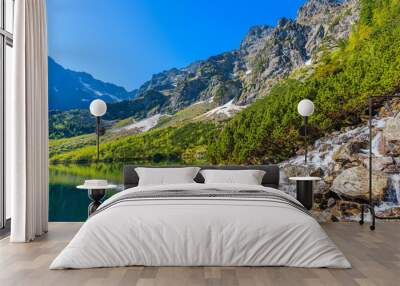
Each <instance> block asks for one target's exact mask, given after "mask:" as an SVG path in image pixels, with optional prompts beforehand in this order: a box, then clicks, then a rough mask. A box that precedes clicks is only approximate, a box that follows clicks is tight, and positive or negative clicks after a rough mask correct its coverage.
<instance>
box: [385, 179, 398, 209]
mask: <svg viewBox="0 0 400 286" xmlns="http://www.w3.org/2000/svg"><path fill="white" fill-rule="evenodd" d="M385 201H387V202H392V203H399V202H400V174H392V175H390V177H389V186H388V191H387V193H386V196H385Z"/></svg>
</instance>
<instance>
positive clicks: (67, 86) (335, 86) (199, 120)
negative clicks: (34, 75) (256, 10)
mask: <svg viewBox="0 0 400 286" xmlns="http://www.w3.org/2000/svg"><path fill="white" fill-rule="evenodd" d="M49 13H51V11H50V12H49ZM49 25H51V21H50V24H49ZM399 27H400V1H398V0H345V1H341V0H340V1H339V0H308V1H304V3H303V5H301V7H300V9H299V10H298V12H297V16H296V18H295V19H294V20H292V19H289V18H281V19H280V20H279V21H278V23H277V25H276V26H268V25H258V26H254V27H252V28H251V29H250V30H249V31H248V33H247V34H246V35H245V37H244V38H243V40H242V42H241V44H240V46H239V47H237V48H236V49H234V50H232V51H227V52H224V53H221V54H217V55H214V56H211V57H209V58H208V59H206V60H198V61H194V62H193V63H191V64H189V65H187V66H185V67H184V68H171V69H169V70H166V71H162V72H160V73H157V74H154V75H153V76H152V77H151V78H150V79H149V80H148V81H146V82H144V83H143V84H142V85H140V86H139V87H138V88H136V89H133V90H127V89H125V88H124V87H121V86H118V85H117V84H113V83H106V82H103V81H101V80H98V79H96V78H95V77H94V76H92V75H91V74H89V73H86V72H78V71H74V70H71V69H69V68H68V67H66V66H65V67H64V66H62V65H61V64H59V63H58V62H57V60H56V59H53V58H52V57H51V53H50V57H49V109H50V113H49V129H50V130H49V137H50V162H51V166H50V174H51V182H50V184H51V185H50V201H51V202H50V220H83V219H85V216H86V206H87V195H86V194H85V193H83V192H81V193H79V191H75V190H74V188H75V185H77V184H79V183H81V182H82V181H83V179H84V178H95V177H97V178H107V179H109V180H110V181H113V182H116V183H118V182H121V176H122V173H121V170H122V166H123V164H124V163H126V162H133V163H136V164H148V165H156V164H157V165H168V164H174V165H176V164H182V165H183V164H271V163H275V164H279V165H280V167H281V173H282V180H281V189H282V190H284V191H286V192H288V193H291V194H294V189H295V186H294V185H293V184H292V183H290V182H289V180H288V177H290V176H294V175H315V176H319V177H321V178H323V180H322V181H321V182H319V183H317V188H316V189H317V190H316V195H315V206H314V209H313V214H314V215H315V217H317V218H318V219H319V220H321V221H339V220H355V219H358V216H359V214H360V210H359V204H358V202H359V201H360V199H366V198H367V195H368V151H369V149H368V148H369V146H368V142H369V141H368V125H367V119H368V96H369V95H389V94H396V92H397V91H398V90H399V81H400V28H399ZM52 37H55V36H52V34H51V33H50V35H49V41H50V42H51V41H52ZM96 98H101V99H102V100H104V101H105V102H107V105H108V109H107V113H106V114H105V115H104V116H103V118H102V119H103V120H102V126H103V127H104V128H105V129H106V132H105V134H104V135H103V136H102V137H101V149H100V161H101V162H100V163H98V164H96V146H95V144H96V137H95V134H94V128H95V119H94V117H93V116H92V115H91V114H90V112H89V109H88V107H89V104H90V102H91V101H92V100H94V99H96ZM304 98H309V99H311V100H312V101H313V102H314V104H315V113H314V114H313V115H312V116H311V117H310V118H309V124H310V136H311V138H310V142H311V144H310V146H309V149H308V151H309V164H308V165H307V166H305V165H304V155H303V154H304V147H303V138H302V137H301V136H300V135H299V128H300V127H301V125H302V118H301V117H300V116H299V114H298V113H297V104H298V102H299V101H300V100H302V99H304ZM399 110H400V101H399V100H396V99H394V100H385V99H382V100H378V101H376V102H374V105H373V115H374V119H373V129H372V131H373V154H374V160H373V162H374V164H373V200H374V201H375V202H376V203H377V208H376V210H377V212H378V213H379V214H380V215H382V216H386V217H390V216H393V215H399V214H400V172H398V173H397V170H398V166H397V165H398V164H399V163H400V157H399V156H400V148H399V147H400V144H399V143H400V142H399V141H400V114H398V111H399ZM78 201H79V203H76V204H82V207H81V208H79V211H77V210H72V209H71V207H70V206H71V202H72V203H73V202H78ZM77 208H78V207H77Z"/></svg>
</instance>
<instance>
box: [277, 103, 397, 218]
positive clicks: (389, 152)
mask: <svg viewBox="0 0 400 286" xmlns="http://www.w3.org/2000/svg"><path fill="white" fill-rule="evenodd" d="M397 104H398V102H397V101H395V102H393V103H391V106H392V107H394V108H395V109H392V110H391V112H387V110H384V109H382V110H381V111H380V113H379V114H378V115H377V116H376V117H375V118H374V119H373V120H372V126H373V127H372V141H371V142H372V148H371V152H372V155H373V156H372V165H371V166H372V182H373V184H372V199H373V201H374V202H375V203H376V204H377V207H376V211H377V212H378V213H379V214H380V215H381V216H386V217H389V216H393V215H395V214H396V213H399V212H400V172H399V170H400V153H399V152H397V150H398V148H399V146H400V142H399V141H398V138H400V115H399V112H398V110H400V108H399V106H397ZM397 135H399V136H397ZM368 154H369V129H368V124H367V123H364V124H361V125H359V126H355V127H347V128H343V129H342V130H341V131H337V132H334V133H332V134H330V135H328V136H326V137H323V138H320V139H319V140H317V141H316V142H315V143H314V144H313V146H312V147H311V148H310V150H309V157H308V160H309V164H308V165H307V166H305V165H304V155H299V156H296V157H294V158H291V159H289V160H287V161H285V162H282V163H281V164H280V167H281V177H282V179H281V189H282V190H284V191H285V192H287V193H289V194H291V195H295V185H294V184H292V183H291V182H290V181H289V180H288V177H291V176H306V175H311V176H319V177H321V178H322V180H321V181H320V182H318V183H316V184H315V185H314V190H315V192H314V193H315V200H314V201H315V204H314V209H313V211H312V213H313V215H314V216H315V217H316V218H317V219H318V220H320V221H331V220H332V221H338V220H358V219H359V215H360V203H361V202H366V201H367V200H368V197H369V194H368V187H369V186H368V168H369V159H368Z"/></svg>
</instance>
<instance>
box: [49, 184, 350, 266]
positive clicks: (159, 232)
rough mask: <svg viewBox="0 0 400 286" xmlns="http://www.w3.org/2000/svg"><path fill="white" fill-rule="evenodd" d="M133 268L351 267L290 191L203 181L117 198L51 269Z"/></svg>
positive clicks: (86, 226)
mask: <svg viewBox="0 0 400 286" xmlns="http://www.w3.org/2000/svg"><path fill="white" fill-rule="evenodd" d="M132 265H144V266H292V267H331V268H350V267H351V266H350V263H349V262H348V260H347V259H346V258H345V256H344V255H343V253H342V252H341V251H340V250H339V249H338V248H337V247H336V245H335V244H334V243H333V241H332V240H331V239H330V238H329V237H328V236H327V234H326V233H325V231H324V230H323V229H322V228H321V226H320V225H319V224H318V223H317V221H316V220H315V219H314V218H312V217H311V216H310V214H309V213H308V212H307V210H306V209H304V208H303V207H302V206H301V204H300V203H299V202H298V201H296V200H295V199H294V198H292V197H291V196H289V195H287V194H285V193H283V192H282V191H279V190H277V189H273V188H267V187H262V186H254V185H240V184H196V183H194V184H179V185H163V186H146V187H135V188H131V189H128V190H125V191H123V192H120V193H118V194H116V195H114V196H113V197H111V198H110V199H108V200H106V201H105V202H104V203H103V204H102V205H101V206H100V207H99V209H98V210H97V211H96V213H95V214H94V215H92V216H91V217H90V218H89V219H88V220H87V221H86V222H85V223H84V224H83V225H82V227H81V229H80V230H79V231H78V233H77V234H76V235H75V237H74V238H73V239H72V241H71V242H70V243H69V244H68V245H67V247H65V249H64V250H63V251H62V252H61V253H60V254H59V255H58V256H57V257H56V259H55V260H54V261H53V263H52V264H51V266H50V269H65V268H92V267H116V266H132Z"/></svg>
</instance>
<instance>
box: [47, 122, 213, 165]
mask: <svg viewBox="0 0 400 286" xmlns="http://www.w3.org/2000/svg"><path fill="white" fill-rule="evenodd" d="M216 131H217V126H216V125H214V124H213V123H203V122H198V123H188V124H186V125H183V126H181V127H179V128H177V127H167V128H159V129H154V130H150V131H148V132H145V133H140V134H137V135H135V136H129V137H123V138H117V139H115V140H112V141H109V142H106V143H103V144H102V145H101V149H100V159H101V160H102V161H107V162H111V161H116V162H118V161H129V160H139V161H154V162H160V161H177V162H182V163H191V162H206V161H207V158H206V157H205V155H206V150H207V146H208V145H209V144H210V142H211V141H212V140H213V138H214V134H215V133H216ZM95 156H96V149H95V146H93V145H92V146H87V147H83V148H80V149H76V150H72V151H69V152H59V153H56V152H54V153H53V154H52V156H51V162H52V163H57V162H64V163H65V162H88V161H94V160H95Z"/></svg>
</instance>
